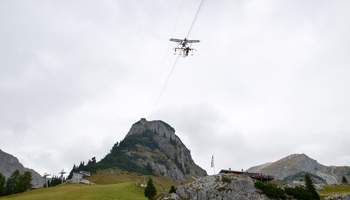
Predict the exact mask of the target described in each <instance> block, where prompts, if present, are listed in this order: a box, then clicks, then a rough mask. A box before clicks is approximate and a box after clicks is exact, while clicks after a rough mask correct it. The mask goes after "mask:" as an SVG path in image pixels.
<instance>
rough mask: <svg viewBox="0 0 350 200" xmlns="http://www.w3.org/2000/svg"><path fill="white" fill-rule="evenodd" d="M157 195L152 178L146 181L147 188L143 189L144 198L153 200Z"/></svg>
mask: <svg viewBox="0 0 350 200" xmlns="http://www.w3.org/2000/svg"><path fill="white" fill-rule="evenodd" d="M156 195H157V190H156V187H154V184H153V180H152V178H150V179H148V182H147V186H146V188H145V197H147V198H148V199H149V200H153V198H154V197H155V196H156Z"/></svg>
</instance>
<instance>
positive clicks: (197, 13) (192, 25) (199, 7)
mask: <svg viewBox="0 0 350 200" xmlns="http://www.w3.org/2000/svg"><path fill="white" fill-rule="evenodd" d="M203 3H204V0H201V2H200V4H199V6H198V9H197V12H196V14H195V15H194V18H193V21H192V23H191V26H190V29H189V30H188V32H187V35H186V38H188V37H189V36H190V33H191V31H192V29H193V27H194V24H195V23H196V21H197V18H198V15H199V12H200V10H201V8H202V6H203Z"/></svg>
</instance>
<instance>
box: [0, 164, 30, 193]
mask: <svg viewBox="0 0 350 200" xmlns="http://www.w3.org/2000/svg"><path fill="white" fill-rule="evenodd" d="M31 181H32V174H31V173H30V172H24V173H23V174H21V173H20V172H19V171H18V170H16V171H14V172H13V173H12V175H11V176H10V177H9V178H7V179H6V177H5V176H4V175H3V174H1V173H0V196H4V195H11V194H16V193H21V192H25V191H27V190H30V189H31V188H32V184H31Z"/></svg>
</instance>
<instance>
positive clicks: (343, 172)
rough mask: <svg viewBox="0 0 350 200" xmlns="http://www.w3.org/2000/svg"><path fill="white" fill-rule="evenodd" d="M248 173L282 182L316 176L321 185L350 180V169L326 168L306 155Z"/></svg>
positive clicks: (291, 157) (345, 167)
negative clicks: (302, 175) (271, 177)
mask: <svg viewBox="0 0 350 200" xmlns="http://www.w3.org/2000/svg"><path fill="white" fill-rule="evenodd" d="M247 171H248V172H258V173H265V174H268V175H272V176H274V177H276V178H277V179H280V180H287V181H299V179H300V177H301V174H303V173H310V174H313V175H314V178H315V180H317V179H318V180H317V182H319V183H326V184H339V183H341V181H342V178H343V176H345V177H346V178H348V179H349V177H350V167H347V166H339V167H338V166H325V165H322V164H320V163H318V162H317V161H316V160H314V159H312V158H310V157H308V156H307V155H305V154H292V155H289V156H287V157H285V158H282V159H280V160H278V161H276V162H271V163H267V164H263V165H258V166H255V167H251V168H250V169H248V170H247Z"/></svg>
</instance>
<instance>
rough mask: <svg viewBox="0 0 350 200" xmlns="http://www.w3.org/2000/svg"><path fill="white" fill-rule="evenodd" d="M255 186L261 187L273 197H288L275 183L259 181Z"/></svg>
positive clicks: (266, 193) (267, 194) (268, 195)
mask: <svg viewBox="0 0 350 200" xmlns="http://www.w3.org/2000/svg"><path fill="white" fill-rule="evenodd" d="M255 187H256V188H257V189H260V190H261V191H262V192H263V193H264V194H265V195H266V196H267V197H269V198H271V199H286V195H285V193H284V191H283V189H281V188H279V187H277V186H276V185H274V184H271V183H263V182H261V181H257V182H256V183H255Z"/></svg>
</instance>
